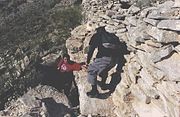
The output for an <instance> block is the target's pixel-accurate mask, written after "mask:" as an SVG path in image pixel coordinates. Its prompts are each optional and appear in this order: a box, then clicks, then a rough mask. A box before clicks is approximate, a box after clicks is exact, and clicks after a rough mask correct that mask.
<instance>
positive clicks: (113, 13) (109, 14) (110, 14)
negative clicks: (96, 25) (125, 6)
mask: <svg viewBox="0 0 180 117" xmlns="http://www.w3.org/2000/svg"><path fill="white" fill-rule="evenodd" d="M115 14H116V12H115V11H112V10H109V11H106V15H107V16H109V17H112V16H113V15H115Z"/></svg>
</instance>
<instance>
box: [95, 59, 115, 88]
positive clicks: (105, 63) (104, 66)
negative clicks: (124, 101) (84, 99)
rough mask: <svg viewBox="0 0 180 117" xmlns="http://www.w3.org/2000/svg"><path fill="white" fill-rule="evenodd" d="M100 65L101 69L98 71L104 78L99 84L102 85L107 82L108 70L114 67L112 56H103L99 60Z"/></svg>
mask: <svg viewBox="0 0 180 117" xmlns="http://www.w3.org/2000/svg"><path fill="white" fill-rule="evenodd" d="M99 66H100V68H99V69H100V70H99V71H98V75H99V76H100V77H101V78H102V80H101V82H100V84H99V85H100V86H101V87H102V86H103V85H105V83H106V79H107V77H108V71H109V70H110V68H112V67H111V66H112V65H111V58H110V57H103V58H101V59H100V62H99Z"/></svg>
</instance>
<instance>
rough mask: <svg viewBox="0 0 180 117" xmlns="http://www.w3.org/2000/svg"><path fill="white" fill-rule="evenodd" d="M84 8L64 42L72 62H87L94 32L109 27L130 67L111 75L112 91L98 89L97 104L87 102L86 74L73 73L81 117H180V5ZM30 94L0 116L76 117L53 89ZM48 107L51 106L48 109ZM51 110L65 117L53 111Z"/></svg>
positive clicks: (121, 1)
mask: <svg viewBox="0 0 180 117" xmlns="http://www.w3.org/2000/svg"><path fill="white" fill-rule="evenodd" d="M175 1H176V0H175ZM82 7H83V13H84V16H85V17H84V22H83V23H82V25H80V26H78V27H76V28H75V29H74V30H72V32H71V37H70V38H69V39H68V40H67V41H66V47H67V49H68V53H69V54H70V55H71V57H72V60H75V61H78V62H84V61H85V60H86V54H87V49H88V42H89V40H90V38H91V37H92V35H93V34H94V33H95V32H94V29H95V28H96V27H99V26H106V27H105V28H106V30H107V31H108V32H111V33H114V34H116V36H118V37H119V39H120V41H121V42H122V45H123V46H125V47H126V48H124V49H123V50H122V51H123V53H119V54H121V56H122V60H123V57H124V59H125V60H126V62H124V61H121V62H122V72H121V73H117V72H116V71H115V69H114V68H113V69H112V70H111V71H109V77H108V81H107V84H109V85H110V86H111V87H113V88H112V89H110V90H101V88H100V87H98V90H99V91H100V93H101V96H100V97H99V98H89V97H87V96H86V92H87V91H89V90H90V85H89V84H88V83H87V79H86V75H87V73H86V71H84V70H82V71H80V72H75V76H76V84H77V87H78V91H79V108H80V115H79V117H86V116H88V117H91V116H95V117H96V116H103V117H128V116H130V117H179V115H180V77H179V74H180V72H179V70H178V69H180V33H179V32H180V27H179V25H180V3H179V1H178V0H177V1H176V2H174V1H166V0H159V1H154V0H147V1H142V0H136V1H135V0H132V1H131V0H104V1H101V0H83V1H82ZM127 51H129V54H127ZM56 56H58V55H57V54H56V53H53V54H47V56H46V57H44V58H43V60H44V61H47V63H49V61H48V60H51V58H52V57H55V58H56ZM48 58H50V59H48ZM52 61H54V60H53V59H52ZM2 68H3V67H2ZM3 69H4V68H3ZM42 87H43V89H47V92H46V93H43V92H44V90H43V91H41V90H42ZM49 90H50V91H49ZM32 91H33V93H32ZM37 91H40V92H38V93H37ZM29 92H30V93H29ZM29 92H28V93H27V94H25V95H24V96H23V97H22V98H20V99H18V100H17V101H16V102H14V103H12V104H11V106H9V107H8V108H7V109H5V110H4V111H1V116H11V115H12V116H17V115H18V114H20V116H34V117H35V115H33V114H34V113H35V114H36V115H38V116H52V117H56V116H59V117H62V116H74V115H73V114H72V112H73V111H72V110H73V109H72V107H71V104H69V101H68V100H67V98H66V96H64V94H62V93H61V92H56V90H55V89H53V88H52V87H46V86H38V87H36V88H35V89H32V90H30V91H29ZM46 94H47V95H48V96H47V95H46ZM51 94H52V95H51ZM53 95H54V96H53ZM35 97H36V98H35ZM61 97H62V98H61ZM26 99H29V101H28V102H27V101H26ZM31 102H32V103H31ZM48 102H52V103H50V105H49V106H48ZM46 104H47V105H46ZM26 105H29V106H28V107H27V106H26ZM39 105H40V106H39ZM52 105H54V107H57V108H56V109H57V110H61V111H58V112H57V110H56V109H52V108H53V107H52V108H51V106H52ZM15 107H16V108H18V109H15ZM52 110H53V111H52ZM55 113H57V114H55ZM10 114H11V115H10Z"/></svg>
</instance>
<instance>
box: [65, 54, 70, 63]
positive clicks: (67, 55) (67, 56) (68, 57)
mask: <svg viewBox="0 0 180 117" xmlns="http://www.w3.org/2000/svg"><path fill="white" fill-rule="evenodd" d="M65 57H66V58H67V60H68V61H70V56H69V54H66V53H65V54H63V58H65Z"/></svg>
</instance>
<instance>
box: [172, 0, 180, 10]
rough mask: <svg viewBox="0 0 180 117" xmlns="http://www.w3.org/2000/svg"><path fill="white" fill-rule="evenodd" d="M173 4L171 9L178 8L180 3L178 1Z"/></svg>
mask: <svg viewBox="0 0 180 117" xmlns="http://www.w3.org/2000/svg"><path fill="white" fill-rule="evenodd" d="M174 2H175V3H174V6H173V7H178V8H179V7H180V1H179V0H175V1H174Z"/></svg>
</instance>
